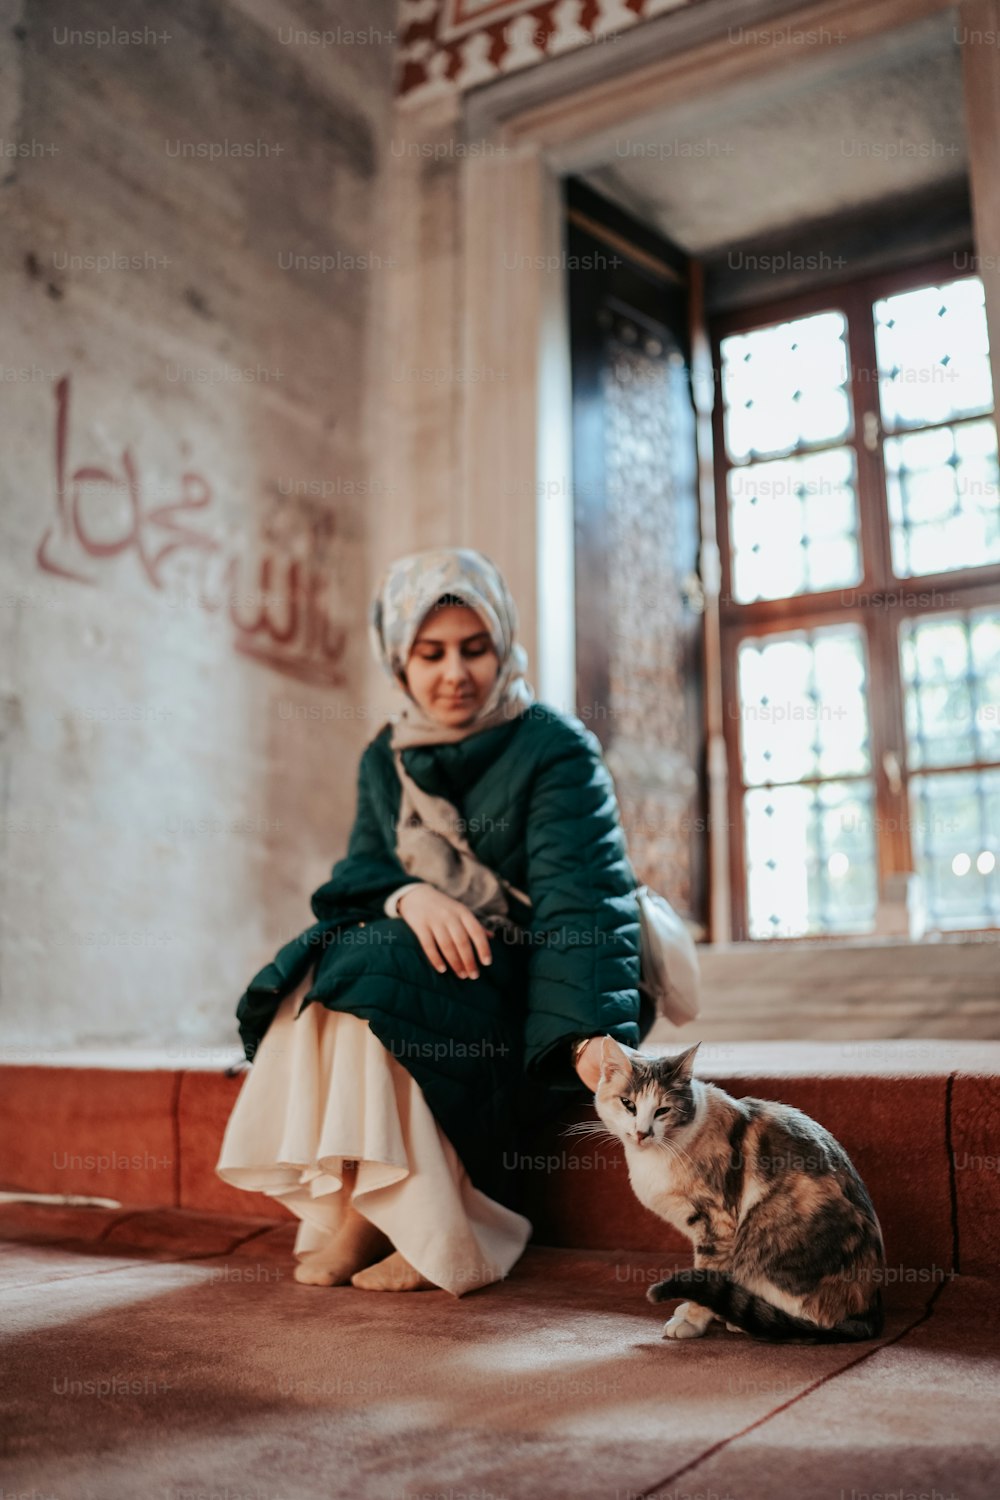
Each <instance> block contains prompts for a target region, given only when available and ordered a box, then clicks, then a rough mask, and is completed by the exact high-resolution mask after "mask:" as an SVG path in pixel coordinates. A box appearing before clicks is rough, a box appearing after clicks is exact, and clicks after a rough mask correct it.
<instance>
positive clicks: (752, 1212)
mask: <svg viewBox="0 0 1000 1500" xmlns="http://www.w3.org/2000/svg"><path fill="white" fill-rule="evenodd" d="M696 1050H697V1044H696V1045H695V1046H694V1047H690V1048H688V1049H687V1051H685V1052H682V1053H680V1054H679V1056H676V1057H664V1058H649V1057H644V1056H642V1055H641V1054H640V1053H638V1052H634V1051H632V1050H631V1049H630V1048H623V1047H621V1046H619V1044H618V1043H617V1042H615V1041H614V1040H613V1039H612V1038H611V1037H606V1038H605V1040H604V1044H603V1066H602V1073H601V1080H600V1083H599V1085H598V1088H597V1093H596V1095H595V1101H594V1102H595V1107H596V1109H597V1112H598V1114H599V1115H600V1117H601V1120H602V1121H603V1122H604V1125H605V1126H607V1128H608V1129H609V1130H610V1131H611V1132H612V1133H613V1134H614V1135H615V1136H617V1137H618V1139H619V1140H621V1141H622V1143H623V1144H624V1147H625V1155H626V1159H627V1162H628V1169H629V1177H630V1179H631V1183H632V1187H633V1189H634V1191H635V1194H636V1196H637V1197H638V1198H639V1200H640V1202H642V1203H644V1204H645V1206H646V1207H647V1208H649V1209H651V1210H652V1211H653V1213H655V1214H658V1215H659V1217H660V1218H662V1219H665V1220H666V1221H667V1223H669V1224H672V1225H674V1227H675V1228H677V1229H679V1230H680V1231H681V1232H682V1233H683V1234H685V1235H687V1236H688V1237H689V1238H690V1239H691V1241H692V1243H693V1245H694V1267H693V1268H692V1269H691V1270H687V1271H681V1272H679V1273H678V1274H676V1275H674V1276H671V1277H669V1278H668V1279H667V1280H666V1281H661V1282H659V1283H658V1284H657V1285H656V1286H653V1287H650V1289H649V1292H648V1294H647V1295H648V1296H649V1299H650V1301H651V1302H667V1301H670V1300H671V1299H673V1298H678V1297H683V1298H687V1299H690V1300H688V1301H686V1302H685V1303H684V1305H683V1306H682V1307H680V1308H678V1310H677V1311H676V1312H675V1313H674V1315H673V1317H672V1318H671V1319H670V1321H669V1322H668V1323H667V1325H666V1327H665V1329H664V1334H665V1336H666V1337H669V1338H693V1337H697V1336H698V1335H700V1334H702V1333H705V1332H706V1331H707V1328H708V1325H709V1324H710V1323H711V1321H712V1318H713V1317H714V1316H717V1317H719V1318H722V1319H723V1320H724V1321H725V1322H726V1323H727V1324H728V1325H730V1326H731V1327H734V1328H738V1329H742V1330H743V1331H744V1332H746V1333H749V1334H751V1335H753V1336H754V1337H755V1338H759V1339H766V1340H768V1341H787V1340H806V1341H808V1342H814V1343H830V1342H843V1341H846V1340H860V1339H872V1338H877V1337H878V1335H879V1334H880V1333H881V1331H882V1326H883V1314H882V1292H881V1286H882V1282H883V1280H884V1272H885V1252H884V1248H883V1243H882V1232H881V1229H880V1228H879V1222H878V1219H877V1217H876V1215H875V1210H874V1208H873V1207H872V1202H871V1199H870V1198H869V1196H868V1192H867V1190H866V1188H865V1185H864V1183H863V1182H862V1180H861V1178H860V1177H859V1175H858V1173H857V1172H856V1171H855V1169H854V1166H853V1165H852V1163H851V1161H850V1159H849V1157H848V1155H847V1153H846V1151H845V1150H844V1148H843V1147H842V1146H841V1145H840V1144H839V1142H838V1141H836V1140H835V1139H834V1137H833V1136H832V1135H831V1134H830V1133H829V1131H827V1130H824V1128H823V1127H822V1125H818V1124H817V1123H816V1121H815V1120H812V1119H810V1118H809V1116H808V1115H805V1114H803V1113H802V1112H801V1110H797V1109H792V1108H790V1107H789V1106H788V1105H785V1104H776V1103H772V1102H770V1101H768V1100H765V1099H733V1098H731V1097H730V1096H729V1095H728V1094H727V1093H725V1092H724V1091H723V1090H722V1089H720V1088H717V1087H715V1085H713V1084H710V1083H704V1082H702V1081H701V1080H700V1079H697V1078H693V1077H692V1063H693V1059H694V1054H695V1052H696Z"/></svg>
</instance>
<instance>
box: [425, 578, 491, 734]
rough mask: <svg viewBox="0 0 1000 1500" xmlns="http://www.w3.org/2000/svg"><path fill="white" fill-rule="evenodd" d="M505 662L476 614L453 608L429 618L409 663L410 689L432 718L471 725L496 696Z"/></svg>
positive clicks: (434, 611) (446, 607)
mask: <svg viewBox="0 0 1000 1500" xmlns="http://www.w3.org/2000/svg"><path fill="white" fill-rule="evenodd" d="M499 670H500V660H499V658H498V656H497V654H496V651H495V650H494V649H493V642H492V640H491V639H490V633H489V631H488V630H487V629H486V627H485V625H484V624H483V622H482V620H481V619H480V617H479V615H477V614H476V612H475V610H473V609H467V608H466V607H465V605H458V604H448V605H443V606H442V607H441V608H440V609H432V610H431V611H430V613H429V614H428V615H427V616H426V617H425V619H424V622H423V624H422V625H421V627H420V629H419V631H418V632H417V638H416V640H415V641H414V642H413V649H412V650H411V652H410V658H409V661H408V662H407V663H406V685H407V687H408V688H409V690H410V693H411V695H412V697H413V698H414V700H415V701H416V702H417V703H418V704H419V706H420V707H421V708H422V709H423V711H424V713H425V714H426V715H427V716H428V718H431V719H434V720H435V721H436V722H437V723H438V724H446V725H448V726H449V727H451V728H455V727H457V726H459V725H462V724H467V723H468V722H469V720H470V719H472V718H473V717H474V715H475V714H476V713H477V712H478V711H479V709H480V707H481V706H482V704H483V703H485V702H486V699H487V698H488V697H489V695H490V689H491V688H492V687H493V684H494V683H495V682H496V680H497V673H498V672H499Z"/></svg>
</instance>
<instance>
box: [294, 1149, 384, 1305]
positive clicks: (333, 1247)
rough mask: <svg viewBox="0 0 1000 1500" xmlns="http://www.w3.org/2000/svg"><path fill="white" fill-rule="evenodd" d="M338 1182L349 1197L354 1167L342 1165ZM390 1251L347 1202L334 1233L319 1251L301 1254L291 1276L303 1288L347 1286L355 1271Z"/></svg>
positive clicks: (382, 1237)
mask: <svg viewBox="0 0 1000 1500" xmlns="http://www.w3.org/2000/svg"><path fill="white" fill-rule="evenodd" d="M341 1181H342V1187H341V1192H344V1193H347V1194H348V1195H350V1194H352V1193H353V1192H354V1188H355V1184H356V1182H357V1168H356V1167H355V1166H351V1165H350V1164H349V1163H345V1164H344V1166H343V1168H342V1174H341ZM391 1249H392V1241H391V1240H390V1239H387V1238H386V1236H385V1235H384V1234H383V1233H382V1231H381V1230H380V1229H376V1228H375V1225H374V1224H372V1223H371V1221H370V1220H369V1219H366V1218H365V1216H364V1214H359V1213H358V1211H357V1209H356V1208H355V1207H354V1204H353V1203H352V1202H348V1203H347V1205H346V1207H345V1209H344V1217H343V1220H342V1222H341V1225H340V1228H339V1229H338V1230H337V1233H336V1234H334V1235H331V1237H330V1240H329V1242H328V1243H327V1244H325V1245H321V1246H320V1248H319V1249H318V1250H310V1251H308V1252H307V1253H306V1254H305V1255H303V1256H302V1257H301V1259H300V1261H299V1263H298V1265H297V1266H296V1267H295V1271H294V1273H293V1274H294V1276H295V1280H296V1281H301V1282H302V1283H303V1285H305V1286H346V1285H347V1283H348V1282H349V1281H350V1279H351V1277H352V1276H353V1275H354V1272H355V1271H360V1270H361V1269H362V1268H363V1267H364V1266H370V1265H371V1263H372V1261H373V1260H379V1259H380V1258H381V1257H382V1256H384V1255H385V1253H386V1251H387V1250H391Z"/></svg>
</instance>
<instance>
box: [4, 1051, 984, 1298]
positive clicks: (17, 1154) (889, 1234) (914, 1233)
mask: <svg viewBox="0 0 1000 1500" xmlns="http://www.w3.org/2000/svg"><path fill="white" fill-rule="evenodd" d="M675 1045H676V1044H675ZM785 1045H786V1046H789V1045H793V1046H795V1047H796V1050H797V1052H798V1058H797V1059H796V1060H800V1061H801V1060H807V1058H808V1055H809V1052H811V1053H812V1057H813V1061H814V1062H815V1061H816V1060H817V1052H816V1050H815V1047H814V1044H785ZM866 1045H870V1044H866ZM885 1045H886V1047H887V1049H896V1054H895V1055H897V1056H898V1048H899V1046H900V1044H885ZM739 1047H740V1044H738V1043H733V1044H728V1045H727V1054H728V1055H727V1057H726V1059H725V1060H723V1059H721V1058H718V1059H716V1065H715V1066H714V1067H712V1068H711V1071H710V1069H709V1067H708V1066H706V1067H704V1068H702V1069H700V1073H701V1076H703V1077H705V1078H709V1079H711V1078H714V1079H716V1080H717V1081H718V1082H719V1083H720V1084H721V1085H722V1086H723V1087H725V1088H726V1089H727V1090H728V1091H729V1092H730V1093H732V1094H734V1095H735V1096H737V1097H739V1096H743V1095H756V1096H757V1097H760V1098H776V1099H781V1100H782V1101H783V1102H785V1103H788V1104H792V1105H795V1106H797V1107H798V1108H799V1109H802V1110H805V1111H806V1112H807V1113H808V1114H810V1115H813V1116H814V1117H815V1118H816V1119H818V1120H820V1121H822V1123H823V1124H824V1125H825V1126H826V1127H827V1128H828V1129H829V1130H831V1131H832V1132H833V1134H834V1135H835V1136H836V1137H837V1138H838V1139H839V1140H840V1141H841V1142H842V1144H843V1145H844V1147H845V1148H846V1150H847V1151H848V1152H849V1154H850V1155H851V1157H852V1159H853V1161H854V1163H855V1165H856V1166H857V1167H858V1169H859V1171H860V1172H861V1174H862V1176H863V1177H864V1179H865V1181H866V1182H867V1184H868V1187H869V1190H870V1192H871V1194H872V1197H873V1199H874V1202H875V1206H876V1208H877V1210H878V1213H879V1217H880V1219H881V1222H882V1226H883V1229H884V1232H885V1237H886V1250H887V1258H888V1262H889V1264H890V1266H902V1267H907V1268H913V1269H915V1270H917V1271H920V1272H923V1273H925V1275H926V1276H927V1277H928V1278H931V1277H933V1276H935V1275H937V1276H940V1275H943V1274H945V1273H947V1272H950V1271H952V1270H960V1271H962V1272H966V1273H970V1274H985V1273H987V1272H992V1269H993V1267H995V1265H996V1263H997V1259H998V1251H1000V1068H997V1069H995V1070H991V1068H990V1067H989V1064H990V1063H992V1061H993V1059H992V1057H990V1056H989V1053H990V1052H991V1051H992V1050H993V1049H992V1048H991V1047H990V1046H989V1045H988V1044H987V1046H986V1047H982V1046H980V1047H979V1048H978V1054H979V1056H980V1058H981V1059H982V1064H983V1070H982V1071H981V1072H979V1073H977V1072H975V1071H973V1070H972V1068H971V1067H970V1068H969V1069H968V1071H956V1070H950V1069H948V1068H947V1067H946V1066H943V1067H941V1068H938V1069H937V1070H934V1069H932V1068H930V1066H929V1065H928V1064H927V1063H924V1064H923V1067H924V1071H923V1072H918V1071H916V1070H915V1068H913V1067H902V1068H901V1069H900V1074H901V1075H902V1076H893V1075H892V1074H891V1072H890V1070H889V1067H888V1065H887V1066H885V1067H884V1068H883V1069H882V1070H875V1071H873V1072H872V1073H868V1074H866V1073H861V1072H857V1071H854V1070H853V1069H852V1068H850V1066H848V1067H847V1068H845V1069H844V1071H843V1072H841V1073H837V1072H835V1071H833V1069H832V1068H831V1067H830V1066H829V1064H830V1062H832V1060H833V1059H832V1052H831V1050H830V1049H831V1048H832V1049H834V1050H836V1051H839V1050H840V1048H841V1044H825V1046H824V1045H822V1044H821V1047H820V1052H821V1053H822V1052H823V1051H824V1050H825V1051H826V1057H824V1058H823V1059H822V1062H823V1066H822V1067H820V1068H817V1069H816V1071H815V1072H814V1073H801V1074H796V1073H795V1072H794V1071H792V1070H791V1068H790V1067H789V1063H790V1062H791V1061H792V1059H791V1057H789V1056H787V1055H786V1057H785V1059H784V1060H782V1061H780V1062H779V1064H778V1066H776V1067H775V1068H774V1069H773V1070H769V1071H767V1072H762V1071H760V1070H759V1067H758V1068H757V1069H754V1070H750V1069H747V1070H745V1071H744V1072H742V1073H741V1072H740V1069H739V1066H738V1064H739ZM952 1050H953V1049H952V1044H942V1046H941V1054H942V1055H941V1058H940V1061H941V1063H942V1064H947V1063H948V1062H952V1061H954V1060H955V1059H954V1057H953V1056H952V1057H949V1055H948V1054H949V1052H951V1051H952ZM997 1050H1000V1049H997ZM746 1051H747V1054H748V1057H747V1061H753V1062H755V1063H757V1062H758V1060H759V1056H760V1048H759V1047H758V1046H756V1045H755V1044H749V1045H748V1046H747V1048H746ZM706 1052H707V1054H708V1056H707V1057H706V1062H707V1063H711V1049H706ZM893 1055H894V1054H893V1053H892V1052H891V1051H890V1052H889V1057H890V1058H891V1057H892V1056H893ZM965 1061H966V1060H965V1059H964V1058H963V1062H965ZM966 1066H968V1064H966ZM242 1081H243V1079H242V1076H236V1077H227V1076H226V1074H225V1073H224V1072H222V1071H218V1070H216V1071H208V1070H203V1069H152V1068H150V1069H147V1068H142V1069H136V1070H134V1071H130V1070H128V1069H124V1068H118V1067H116V1068H100V1067H89V1066H86V1067H82V1066H76V1067H57V1066H52V1065H44V1066H43V1065H39V1066H32V1065H26V1066H6V1067H0V1143H2V1144H0V1189H2V1190H5V1191H7V1192H26V1193H51V1194H60V1195H70V1194H80V1195H86V1196H92V1197H97V1198H103V1199H107V1200H110V1202H112V1203H113V1204H117V1205H121V1206H122V1207H130V1206H142V1207H148V1206H151V1205H160V1206H163V1207H170V1208H180V1209H186V1210H194V1211H202V1212H208V1213H216V1214H226V1215H233V1216H237V1217H255V1218H259V1219H262V1220H270V1221H272V1222H275V1221H277V1222H280V1221H286V1220H287V1219H288V1218H289V1217H290V1215H289V1213H288V1211H287V1210H286V1209H284V1208H282V1206H281V1205H280V1204H279V1203H277V1202H276V1201H275V1200H274V1199H271V1198H268V1197H266V1196H265V1195H263V1194H258V1193H245V1192H241V1191H239V1190H237V1189H235V1188H232V1187H229V1186H228V1185H227V1184H226V1183H223V1182H222V1181H221V1180H220V1179H219V1178H218V1177H216V1176H215V1172H214V1166H215V1162H216V1160H217V1158H218V1153H219V1146H220V1143H221V1140H222V1134H223V1130H224V1128H225V1124H226V1120H227V1119H228V1117H229V1114H230V1112H231V1110H232V1107H233V1104H234V1102H235V1099H236V1096H237V1094H238V1092H239V1090H240V1087H241V1086H242ZM584 1119H593V1114H592V1112H590V1111H588V1110H587V1109H573V1110H570V1111H568V1112H567V1114H566V1116H565V1119H564V1120H562V1121H560V1122H557V1123H556V1124H554V1125H552V1126H549V1127H547V1128H546V1129H545V1130H544V1131H542V1132H541V1133H540V1134H539V1136H538V1137H537V1139H536V1140H534V1141H532V1143H531V1145H530V1147H529V1148H527V1149H525V1150H523V1151H522V1155H521V1159H520V1160H518V1161H517V1162H510V1163H509V1165H510V1166H511V1167H512V1169H513V1170H516V1171H517V1173H518V1175H519V1176H520V1178H521V1180H522V1182H523V1185H524V1192H525V1203H524V1211H525V1212H526V1213H527V1214H528V1216H529V1217H530V1218H531V1220H532V1223H533V1224H534V1226H535V1241H536V1242H537V1243H540V1244H545V1245H552V1246H561V1247H567V1248H578V1249H624V1250H658V1249H661V1248H671V1247H673V1248H678V1247H679V1246H680V1245H681V1244H682V1243H683V1242H681V1241H679V1240H678V1239H677V1237H676V1236H674V1235H673V1234H672V1233H671V1232H670V1231H669V1230H667V1228H666V1226H664V1225H663V1224H662V1223H660V1221H659V1220H657V1219H656V1218H654V1217H653V1216H652V1215H651V1214H649V1213H648V1212H647V1211H646V1210H645V1209H643V1208H642V1207H641V1206H640V1205H639V1204H638V1203H637V1202H636V1201H635V1199H634V1197H633V1195H632V1192H631V1189H630V1187H629V1183H628V1174H627V1171H626V1169H625V1164H624V1158H623V1156H622V1153H621V1151H620V1149H619V1148H618V1147H617V1146H616V1145H614V1144H613V1143H611V1142H601V1141H598V1140H595V1139H593V1138H591V1137H587V1136H582V1137H581V1136H578V1135H572V1134H567V1133H566V1125H567V1124H570V1123H572V1122H573V1121H575V1120H584Z"/></svg>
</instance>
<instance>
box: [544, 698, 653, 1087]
mask: <svg viewBox="0 0 1000 1500" xmlns="http://www.w3.org/2000/svg"><path fill="white" fill-rule="evenodd" d="M527 885H528V895H529V896H530V897H531V901H532V907H533V919H532V924H531V938H532V941H531V946H530V950H529V953H530V957H529V980H528V996H527V1015H526V1019H525V1067H526V1069H527V1071H528V1073H529V1074H534V1075H535V1076H537V1077H539V1078H540V1079H543V1080H544V1081H545V1082H546V1083H548V1084H549V1085H550V1086H552V1087H555V1088H566V1089H571V1088H573V1089H578V1088H579V1087H580V1083H579V1079H578V1078H577V1076H576V1074H575V1073H574V1072H573V1069H572V1064H571V1062H570V1059H569V1043H570V1042H571V1041H573V1040H575V1039H576V1038H578V1037H585V1036H595V1035H598V1034H608V1035H610V1036H613V1037H615V1039H616V1040H617V1041H620V1042H624V1043H625V1044H626V1045H628V1046H632V1047H635V1046H638V1043H639V1018H640V1002H639V992H638V983H639V954H640V946H639V908H638V903H637V901H636V898H635V886H636V880H635V875H634V872H633V870H632V866H631V863H630V861H629V858H628V853H627V850H626V846H625V835H624V832H623V830H622V826H621V818H620V815H619V811H618V802H617V799H616V797H615V790H614V783H613V782H612V780H611V773H610V772H609V771H608V768H607V766H606V765H605V763H604V759H603V757H602V755H601V748H600V742H599V740H598V739H597V736H596V735H594V734H593V733H592V732H591V731H590V730H588V729H586V728H584V727H583V726H582V725H581V726H579V727H578V728H571V729H570V731H569V732H568V733H567V735H566V738H565V739H564V740H562V741H561V743H560V745H559V749H558V752H557V753H556V754H555V755H554V756H552V757H550V758H549V759H548V760H547V761H546V762H545V763H544V765H543V766H542V767H541V768H540V770H539V772H538V774H537V776H536V778H535V781H534V783H533V786H532V790H531V800H530V805H529V809H528V820H527Z"/></svg>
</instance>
